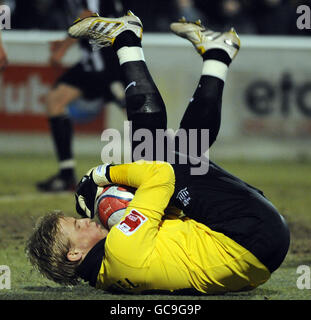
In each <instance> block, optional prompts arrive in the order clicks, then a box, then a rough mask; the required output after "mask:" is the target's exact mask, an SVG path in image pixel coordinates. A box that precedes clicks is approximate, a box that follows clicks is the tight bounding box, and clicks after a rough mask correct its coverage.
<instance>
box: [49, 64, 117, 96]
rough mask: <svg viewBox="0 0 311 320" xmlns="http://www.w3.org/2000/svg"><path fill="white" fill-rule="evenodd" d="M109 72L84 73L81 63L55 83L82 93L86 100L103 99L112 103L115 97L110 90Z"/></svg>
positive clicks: (111, 80) (110, 75)
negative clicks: (76, 89) (65, 85)
mask: <svg viewBox="0 0 311 320" xmlns="http://www.w3.org/2000/svg"><path fill="white" fill-rule="evenodd" d="M110 73H111V72H109V71H107V70H104V71H100V72H95V71H90V72H86V71H85V70H84V69H83V65H82V63H77V64H76V65H74V66H73V67H71V68H70V69H68V70H67V71H65V73H64V74H63V75H62V76H61V77H60V78H59V79H58V80H57V81H56V84H55V86H56V85H58V84H60V83H64V84H68V85H70V86H72V87H75V88H78V89H80V90H81V91H82V93H83V97H84V98H85V99H88V100H93V99H97V98H103V99H104V100H105V101H106V102H110V101H114V100H115V97H114V95H113V93H112V92H111V89H110V84H111V83H112V82H113V81H114V77H113V75H112V74H110Z"/></svg>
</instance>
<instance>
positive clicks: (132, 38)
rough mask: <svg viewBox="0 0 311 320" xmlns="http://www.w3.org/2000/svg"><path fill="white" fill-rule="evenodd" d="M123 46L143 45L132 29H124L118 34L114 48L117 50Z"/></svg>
mask: <svg viewBox="0 0 311 320" xmlns="http://www.w3.org/2000/svg"><path fill="white" fill-rule="evenodd" d="M122 47H141V40H140V39H139V38H138V37H137V36H136V35H135V33H134V32H132V31H124V32H122V33H121V34H120V35H118V36H117V38H116V40H115V42H114V44H113V46H112V48H113V49H114V50H115V52H117V51H118V50H119V49H120V48H122Z"/></svg>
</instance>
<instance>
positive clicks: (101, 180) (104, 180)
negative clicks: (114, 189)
mask: <svg viewBox="0 0 311 320" xmlns="http://www.w3.org/2000/svg"><path fill="white" fill-rule="evenodd" d="M111 166H112V164H108V163H105V164H101V165H99V166H98V167H95V168H94V169H93V171H92V179H93V181H94V182H95V183H96V184H97V185H98V186H99V187H103V186H105V185H107V184H110V183H111V179H110V167H111Z"/></svg>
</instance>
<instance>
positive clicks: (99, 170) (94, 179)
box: [75, 164, 111, 219]
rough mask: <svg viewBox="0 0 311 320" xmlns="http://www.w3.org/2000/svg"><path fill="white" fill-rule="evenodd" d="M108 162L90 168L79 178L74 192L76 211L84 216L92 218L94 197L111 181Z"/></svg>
mask: <svg viewBox="0 0 311 320" xmlns="http://www.w3.org/2000/svg"><path fill="white" fill-rule="evenodd" d="M110 166H111V165H110V164H103V165H100V166H98V167H95V168H92V169H90V170H89V171H88V172H87V173H86V175H84V176H83V177H82V179H81V180H80V182H79V184H78V186H77V189H76V193H75V200H76V211H77V213H78V214H80V215H81V216H82V217H84V218H91V219H93V218H94V215H95V212H96V208H95V204H96V199H97V198H98V196H99V195H100V194H101V192H102V188H99V186H100V187H103V186H105V185H108V184H110V183H111V181H110V178H109V167H110Z"/></svg>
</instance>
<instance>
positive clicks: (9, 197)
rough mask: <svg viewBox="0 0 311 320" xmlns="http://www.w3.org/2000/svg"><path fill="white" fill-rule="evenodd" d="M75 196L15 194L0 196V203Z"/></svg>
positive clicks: (70, 193)
mask: <svg viewBox="0 0 311 320" xmlns="http://www.w3.org/2000/svg"><path fill="white" fill-rule="evenodd" d="M69 195H71V196H74V194H73V193H72V192H69V191H68V192H53V193H26V194H15V195H5V196H0V203H3V202H13V201H14V202H20V201H34V200H41V199H42V200H44V199H50V198H53V197H64V196H66V197H67V196H69Z"/></svg>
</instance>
